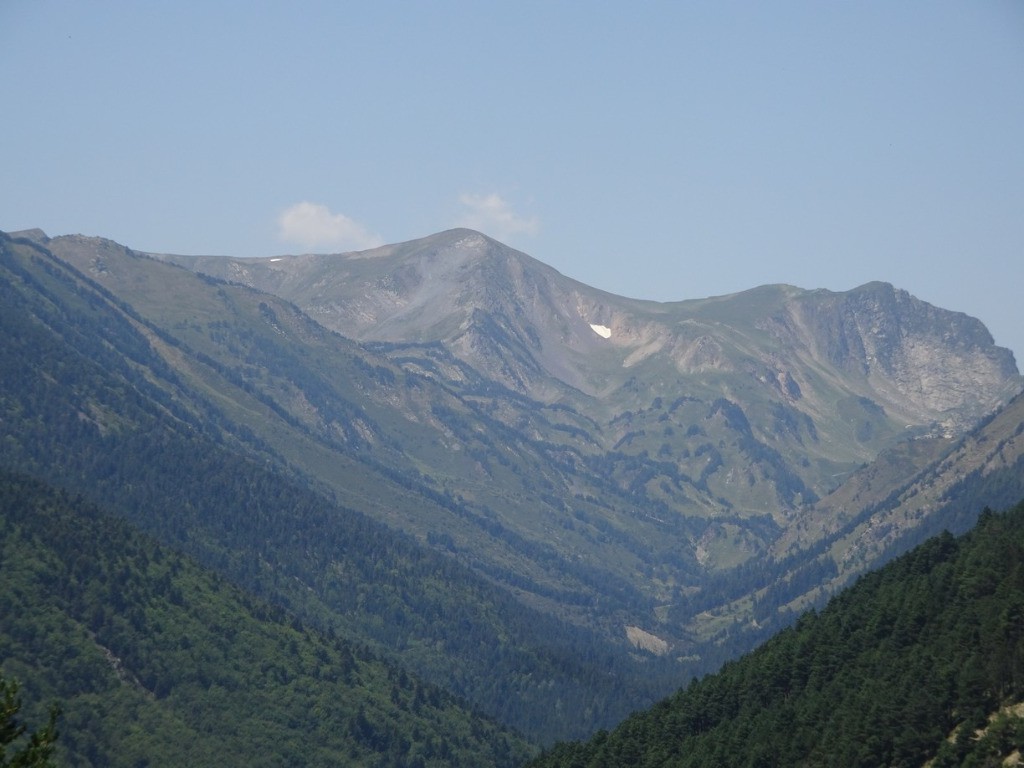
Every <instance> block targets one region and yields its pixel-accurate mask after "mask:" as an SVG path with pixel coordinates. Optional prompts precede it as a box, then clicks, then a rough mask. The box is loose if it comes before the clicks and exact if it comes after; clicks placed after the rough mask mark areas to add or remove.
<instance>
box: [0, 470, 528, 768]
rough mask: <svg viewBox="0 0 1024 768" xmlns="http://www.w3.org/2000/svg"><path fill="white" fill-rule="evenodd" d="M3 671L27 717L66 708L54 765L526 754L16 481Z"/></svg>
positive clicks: (181, 563) (2, 549)
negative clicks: (17, 687)
mask: <svg viewBox="0 0 1024 768" xmlns="http://www.w3.org/2000/svg"><path fill="white" fill-rule="evenodd" d="M0 659H2V671H3V672H4V673H5V674H8V675H12V676H17V677H18V678H19V679H21V680H23V681H25V683H24V692H25V696H26V701H29V702H31V705H30V706H29V711H32V712H38V710H39V709H40V706H41V705H40V703H41V702H44V701H47V700H51V699H53V698H57V699H59V700H60V701H61V702H62V703H63V710H64V714H63V718H62V723H61V731H62V733H61V739H60V742H59V743H58V752H57V755H58V756H59V757H60V758H61V760H62V761H65V762H68V763H70V764H75V765H96V766H100V765H102V766H108V765H109V766H118V765H125V766H129V765H145V764H151V765H190V766H198V765H222V766H224V765H246V766H249V765H266V766H281V765H303V766H305V765H355V764H358V765H377V766H408V765H420V766H448V765H463V766H480V765H492V766H511V765H514V764H516V763H517V762H518V761H521V760H522V759H523V758H524V757H525V756H526V754H527V753H528V747H527V746H526V744H525V742H524V741H523V740H522V739H520V738H519V737H517V736H514V735H512V734H511V733H509V732H507V731H504V730H502V729H501V728H500V727H499V726H497V725H496V724H495V723H493V722H491V721H488V720H485V719H484V718H482V717H480V716H479V715H475V714H472V713H471V712H469V711H468V710H467V709H466V708H465V705H464V704H462V703H460V702H459V701H458V700H457V699H455V698H454V697H453V696H451V695H450V694H447V693H444V692H442V691H440V690H439V689H437V688H436V687H434V686H430V685H427V684H425V683H423V682H421V681H419V680H416V679H414V678H412V677H411V676H409V675H408V674H407V673H405V672H402V671H400V670H398V669H396V668H395V667H393V666H390V665H387V664H385V663H384V662H382V661H381V660H380V659H378V658H376V657H375V656H374V655H373V654H372V653H371V652H370V651H369V650H367V649H366V648H364V647H360V646H356V645H353V644H351V643H347V642H344V641H342V640H340V639H338V638H335V637H331V636H325V635H322V634H320V633H317V632H315V631H312V630H310V629H307V628H304V627H303V626H302V625H301V624H300V623H299V622H298V621H297V620H296V619H295V618H294V617H292V616H289V615H288V614H286V613H285V612H284V611H282V610H280V609H277V608H274V607H272V606H269V605H267V604H265V603H263V602H261V601H258V600H254V599H252V598H249V597H247V596H245V594H244V593H242V592H240V591H239V590H237V589H236V588H234V587H232V586H230V585H229V584H228V583H226V582H225V581H224V580H222V579H220V578H218V577H216V576H214V575H212V574H211V573H209V572H207V571H204V570H202V569H200V568H199V567H198V566H197V565H195V564H194V563H193V562H191V561H190V560H188V559H185V558H183V557H182V556H180V555H178V554H176V553H174V552H172V551H170V550H168V549H167V548H165V547H162V546H159V545H157V544H156V543H155V542H153V541H151V540H150V539H148V538H146V537H143V536H141V535H139V534H138V533H135V532H134V531H133V530H132V529H131V528H130V527H129V526H128V525H126V524H125V523H122V522H120V521H116V520H114V519H111V518H106V517H103V516H102V515H100V514H99V513H98V512H97V510H96V509H94V508H93V507H91V506H89V505H87V504H85V503H84V502H82V501H81V500H75V499H71V498H69V497H67V496H64V495H61V494H58V493H55V492H52V491H50V490H48V489H46V488H45V487H43V486H41V485H39V484H38V483H35V482H33V481H29V480H26V479H24V478H21V477H18V476H13V475H9V474H7V473H0ZM41 733H42V735H43V739H42V741H41V742H40V744H41V745H45V744H46V743H48V742H47V739H49V731H45V730H44V731H43V732H41ZM40 749H41V747H40ZM16 764H20V763H16ZM33 764H34V763H33Z"/></svg>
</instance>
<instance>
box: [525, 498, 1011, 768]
mask: <svg viewBox="0 0 1024 768" xmlns="http://www.w3.org/2000/svg"><path fill="white" fill-rule="evenodd" d="M1022 700H1024V503H1021V504H1019V505H1018V506H1016V507H1015V508H1014V509H1013V510H1011V511H1010V512H1008V513H1006V514H995V513H992V512H990V511H987V510H986V511H985V512H984V513H983V514H982V516H981V518H980V520H979V523H978V525H977V526H976V528H975V529H974V530H972V531H971V532H970V533H968V534H966V535H965V536H963V537H962V538H959V539H957V538H954V537H953V536H952V535H950V534H943V535H940V536H938V537H936V538H934V539H931V540H929V541H928V542H926V543H925V544H923V545H921V546H919V547H917V548H916V549H914V550H913V551H912V552H910V553H908V554H907V555H905V556H903V557H901V558H899V559H897V560H895V561H893V562H892V563H890V564H889V565H887V566H886V567H884V568H883V569H881V570H880V571H876V572H874V573H870V574H868V575H866V576H863V577H862V578H861V579H860V580H859V581H858V582H857V583H856V584H855V585H854V586H852V587H851V588H849V589H847V590H846V591H844V592H842V593H841V594H840V595H838V596H837V597H836V598H834V599H833V600H832V601H831V602H830V603H829V604H828V606H827V607H826V608H825V609H823V610H822V611H821V612H820V613H809V614H807V615H805V616H804V617H803V618H802V619H801V620H800V621H799V622H798V623H797V625H796V626H795V627H793V628H791V629H788V630H785V631H784V632H782V633H781V634H779V635H778V636H776V637H774V638H773V639H772V640H770V641H768V642H767V643H765V644H764V645H762V646H761V647H760V648H758V649H757V650H756V651H754V652H753V653H751V654H748V655H747V656H745V657H743V658H742V659H740V660H738V661H735V662H731V663H729V664H726V665H725V667H723V669H722V670H721V671H720V672H719V673H717V674H715V675H711V676H709V677H706V678H704V679H703V680H700V681H694V682H692V683H691V684H690V685H689V686H688V687H687V688H686V689H683V690H680V691H679V692H678V693H676V694H675V695H673V696H672V697H670V698H668V699H665V700H664V701H662V702H660V703H659V704H657V705H656V706H655V707H653V708H652V709H650V710H649V711H646V712H642V713H638V714H636V715H633V716H632V717H630V718H629V719H627V720H626V721H625V722H624V723H623V724H622V725H621V726H619V727H618V728H616V729H615V730H614V731H612V732H611V733H605V732H602V733H600V734H598V735H597V736H596V737H595V738H594V739H592V740H591V741H590V742H588V743H585V744H568V745H559V746H558V747H556V748H555V749H553V750H552V751H551V752H550V753H548V754H547V755H545V756H543V757H542V758H540V759H538V760H537V761H536V762H535V763H533V764H532V765H533V766H534V767H535V768H542V767H543V768H555V767H556V766H557V767H559V768H568V766H572V767H573V768H583V767H584V766H602V768H612V767H613V766H630V767H631V768H635V767H636V766H649V767H650V768H654V767H655V766H657V767H659V768H660V767H662V766H664V767H668V766H688V767H689V766H693V767H696V766H708V767H709V768H710V767H711V766H716V767H718V766H723V765H732V766H830V765H851V766H852V765H890V766H920V765H922V764H924V763H925V761H927V760H929V759H934V762H933V763H932V765H933V766H935V767H936V768H939V767H940V766H954V765H989V764H992V763H990V762H986V761H987V760H991V759H994V758H995V757H996V756H998V757H999V762H1001V759H1002V756H1003V755H1007V754H1009V753H1010V752H1012V751H1013V750H1014V749H1019V748H1020V747H1021V746H1022V744H1024V722H1022V720H1021V719H1020V718H1019V717H1016V716H1011V715H1008V714H1004V715H1002V716H1001V717H1000V718H998V719H997V722H996V723H995V725H994V726H993V727H991V728H989V730H988V732H987V734H986V736H985V737H984V738H979V737H978V735H977V734H976V731H977V729H980V728H984V727H985V726H987V725H989V717H990V715H991V714H992V713H996V712H998V711H999V710H1000V708H1001V707H1002V706H1004V705H1006V704H1013V703H1019V702H1021V701H1022ZM950 734H953V738H952V739H951V740H948V741H947V737H948V736H949V735H950ZM999 762H997V763H995V764H999Z"/></svg>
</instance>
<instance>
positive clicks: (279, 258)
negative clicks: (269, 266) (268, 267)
mask: <svg viewBox="0 0 1024 768" xmlns="http://www.w3.org/2000/svg"><path fill="white" fill-rule="evenodd" d="M280 260H281V257H280V256H278V257H277V258H276V259H271V261H280Z"/></svg>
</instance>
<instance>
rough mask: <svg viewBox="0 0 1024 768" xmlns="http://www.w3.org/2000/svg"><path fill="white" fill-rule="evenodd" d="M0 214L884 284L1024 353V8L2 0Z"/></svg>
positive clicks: (724, 288) (612, 266) (597, 268)
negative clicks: (966, 318)
mask: <svg viewBox="0 0 1024 768" xmlns="http://www.w3.org/2000/svg"><path fill="white" fill-rule="evenodd" d="M0 96H2V98H3V104H4V109H3V114H2V118H0V153H2V165H0V229H3V230H7V231H11V230H16V229H23V228H28V227H41V228H43V229H45V230H46V231H47V232H48V233H49V234H51V235H57V234H66V233H78V232H80V233H83V234H90V235H102V236H104V237H110V238H112V239H115V240H117V241H119V242H121V243H124V244H125V245H128V246H130V247H133V248H137V249H140V250H150V251H164V252H178V253H223V254H230V255H236V256H262V255H270V254H278V253H295V252H305V251H325V252H334V251H342V250H352V249H359V248H364V247H368V246H371V245H374V244H378V243H384V242H398V241H402V240H409V239H412V238H416V237H421V236H424V235H428V234H431V233H433V232H437V231H440V230H443V229H448V228H450V227H454V226H471V227H474V228H476V229H480V230H482V231H484V232H486V233H487V234H489V235H491V236H493V237H496V238H497V239H499V240H502V241H503V242H506V243H508V244H510V245H513V246H515V247H516V248H519V249H520V250H523V251H525V252H526V253H529V254H530V255H532V256H534V257H536V258H538V259H540V260H542V261H544V262H546V263H548V264H551V265H552V266H554V267H556V268H557V269H559V270H560V271H561V272H563V273H564V274H567V275H569V276H571V277H574V278H576V279H578V280H581V281H583V282H585V283H588V284H590V285H593V286H596V287H599V288H603V289H605V290H608V291H612V292H614V293H619V294H623V295H628V296H636V297H641V298H648V299H656V300H675V299H686V298H698V297H703V296H709V295H718V294H724V293H731V292H734V291H739V290H743V289H746V288H751V287H754V286H756V285H761V284H764V283H777V282H785V283H791V284H794V285H798V286H802V287H805V288H829V289H832V290H846V289H849V288H853V287H855V286H857V285H859V284H861V283H864V282H867V281H870V280H885V281H888V282H891V283H894V284H896V285H897V286H899V287H901V288H905V289H907V290H908V291H910V292H911V293H912V294H914V295H915V296H918V297H919V298H922V299H925V300H926V301H930V302H932V303H933V304H937V305H939V306H942V307H945V308H948V309H954V310H959V311H963V312H967V313H968V314H971V315H974V316H975V317H979V318H981V319H982V320H983V321H984V322H985V323H986V325H987V326H988V327H989V329H990V330H991V331H992V333H993V335H994V336H995V338H996V341H997V343H999V344H1001V345H1004V346H1009V347H1011V348H1012V349H1014V350H1015V351H1016V353H1017V356H1018V358H1019V359H1020V362H1021V364H1022V365H1024V309H1022V307H1024V301H1022V295H1024V138H1022V137H1024V2H1020V0H994V1H992V2H986V1H985V0H978V1H977V2H964V1H957V2H947V1H946V0H927V1H921V2H915V1H913V0H908V1H906V2H890V1H886V2H873V1H871V0H865V1H864V2H839V1H838V0H837V1H835V2H824V1H822V2H776V3H765V2H637V3H625V2H619V3H608V2H558V1H557V0H548V1H547V2H531V1H530V0H517V2H486V3H485V2H447V1H446V0H437V1H435V2H431V3H425V2H419V3H414V2H387V1H386V0H385V1H384V2H373V3H370V2H365V3H364V2H304V1H303V0H297V1H295V2H288V3H286V2H283V1H281V2H218V1H217V0H210V2H194V1H189V0H181V1H179V2H174V3H169V2H168V3H157V2H137V1H134V0H133V1H131V2H129V1H127V0H125V1H123V2H107V1H105V0H92V1H90V2H81V0H74V1H72V0H66V1H64V2H57V1H53V0H2V1H0Z"/></svg>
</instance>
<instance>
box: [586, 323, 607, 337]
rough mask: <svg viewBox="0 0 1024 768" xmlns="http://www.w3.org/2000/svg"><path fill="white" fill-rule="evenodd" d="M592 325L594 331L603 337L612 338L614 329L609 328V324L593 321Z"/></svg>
mask: <svg viewBox="0 0 1024 768" xmlns="http://www.w3.org/2000/svg"><path fill="white" fill-rule="evenodd" d="M590 327H591V328H592V329H593V331H594V333H596V334H597V335H598V336H600V337H601V338H602V339H610V338H611V335H612V329H611V328H609V327H608V326H607V325H596V324H595V323H591V324H590Z"/></svg>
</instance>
